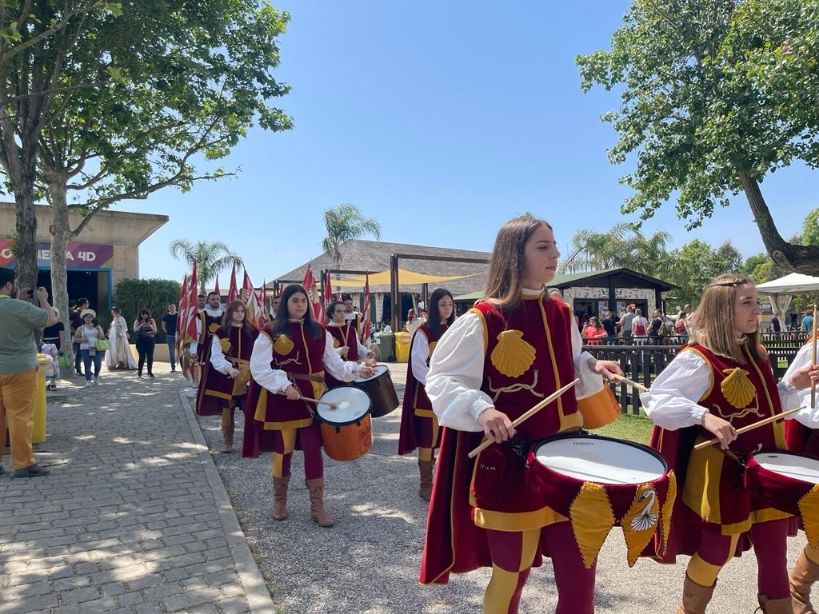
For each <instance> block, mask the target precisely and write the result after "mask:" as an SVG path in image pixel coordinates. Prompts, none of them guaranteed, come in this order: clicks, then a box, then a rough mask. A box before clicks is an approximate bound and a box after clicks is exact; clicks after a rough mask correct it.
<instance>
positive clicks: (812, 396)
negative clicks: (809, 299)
mask: <svg viewBox="0 0 819 614" xmlns="http://www.w3.org/2000/svg"><path fill="white" fill-rule="evenodd" d="M811 339H813V366H814V367H815V366H816V303H814V304H813V336H812V337H811ZM810 408H811V409H816V382H815V381H813V380H811V381H810Z"/></svg>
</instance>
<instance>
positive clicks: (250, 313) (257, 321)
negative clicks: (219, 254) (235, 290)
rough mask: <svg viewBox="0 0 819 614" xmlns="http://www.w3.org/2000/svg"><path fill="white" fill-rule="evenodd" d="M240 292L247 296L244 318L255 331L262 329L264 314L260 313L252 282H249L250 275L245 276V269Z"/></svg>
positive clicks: (260, 309)
mask: <svg viewBox="0 0 819 614" xmlns="http://www.w3.org/2000/svg"><path fill="white" fill-rule="evenodd" d="M242 290H243V291H244V294H245V296H247V302H246V303H245V318H247V320H248V322H250V323H251V324H252V325H253V326H255V327H256V328H257V329H259V330H262V329H263V328H264V314H263V313H262V307H261V305H259V299H258V297H257V296H256V291H255V290H254V289H253V282H252V281H250V275H248V274H247V269H245V278H244V280H243V281H242ZM243 300H244V299H243Z"/></svg>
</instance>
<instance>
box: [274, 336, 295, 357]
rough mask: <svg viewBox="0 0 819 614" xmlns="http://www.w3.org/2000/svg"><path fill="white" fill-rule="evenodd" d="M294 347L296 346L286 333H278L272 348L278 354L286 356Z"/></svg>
mask: <svg viewBox="0 0 819 614" xmlns="http://www.w3.org/2000/svg"><path fill="white" fill-rule="evenodd" d="M294 347H296V346H295V345H293V341H292V340H291V339H290V337H288V336H287V335H279V336H278V338H277V339H276V342H275V343H274V344H273V349H274V350H275V351H276V354H278V355H279V356H287V355H288V354H289V353H290V352H292V351H293V348H294Z"/></svg>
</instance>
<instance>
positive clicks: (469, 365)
mask: <svg viewBox="0 0 819 614" xmlns="http://www.w3.org/2000/svg"><path fill="white" fill-rule="evenodd" d="M559 255H560V254H559V252H558V250H557V243H556V241H555V238H554V235H553V234H552V228H551V226H549V224H547V223H546V222H544V221H543V220H539V219H536V218H534V217H532V216H530V215H525V216H522V217H519V218H515V219H512V220H510V221H509V222H507V223H506V224H505V225H504V226H503V227H502V228H501V229H500V231H499V232H498V236H497V239H496V241H495V247H494V250H493V252H492V258H491V263H490V269H489V281H488V284H487V290H486V297H487V298H486V299H484V300H483V301H480V302H478V303H477V305H476V306H475V308H473V309H471V310H470V311H469V312H468V313H466V314H464V315H463V316H461V317H460V318H458V320H456V321H455V322H454V323H453V324H452V326H451V327H450V328H449V330H447V332H446V333H445V334H444V335H443V336H442V337H441V339H440V341H439V342H438V344H437V346H436V348H435V353H434V354H433V356H432V361H431V364H430V369H429V373H428V374H427V383H426V392H427V395H428V396H429V398H430V400H431V401H432V407H433V410H434V411H435V414H436V416H437V417H438V420H439V422H440V424H441V425H442V426H443V427H444V428H443V429H442V438H441V450H440V453H439V458H438V467H437V470H436V472H435V481H434V484H433V489H432V500H431V502H430V511H429V516H428V520H427V533H426V539H425V544H424V554H423V559H422V562H421V578H420V579H421V582H422V583H424V584H427V583H446V582H447V581H448V577H449V574H450V573H451V572H455V573H458V572H466V571H471V570H473V569H476V568H478V567H488V566H491V567H492V578H491V580H490V582H489V585H488V587H487V589H486V593H485V594H484V612H489V613H496V612H497V613H500V612H505V613H506V612H517V610H518V603H519V601H520V595H521V592H522V590H523V586H524V584H525V583H526V579H527V577H528V576H529V571H530V569H531V567H532V566H537V565H540V564H541V557H542V555H543V554H545V555H547V556H551V557H552V562H553V565H554V570H555V582H556V584H557V588H558V606H557V612H558V613H560V614H564V613H571V614H588V613H590V612H593V610H594V576H595V570H594V565H592V566H591V568H588V569H587V568H586V567H585V566H584V563H583V560H582V558H581V554H580V551H579V549H578V547H577V544H576V542H575V538H574V536H573V533H572V528H571V526H570V523H569V522H568V519H567V518H566V517H565V516H563V515H560V514H557V513H556V512H554V510H552V509H551V508H550V507H548V505H546V504H545V502H544V501H542V500H539V499H536V498H534V497H532V496H531V495H530V491H529V490H528V489H527V488H526V480H527V479H528V478H527V476H528V475H529V473H528V472H527V470H526V469H525V465H524V464H523V463H522V462H521V461H520V459H519V457H518V455H517V453H516V452H515V450H514V448H513V447H512V446H510V445H491V446H489V447H488V448H487V449H486V450H484V451H483V452H481V453H480V454H479V455H478V457H477V458H476V459H475V461H474V462H473V461H471V460H470V459H469V458H468V456H467V455H468V453H469V451H470V450H471V449H472V448H474V447H475V446H476V445H477V444H479V443H480V441H481V437H482V436H483V435H485V436H486V437H487V438H489V439H490V440H492V441H494V442H496V443H501V442H504V441H506V440H507V439H509V438H510V437H512V436H513V435H515V433H516V430H515V428H514V427H513V426H512V420H513V419H516V418H518V417H519V416H521V415H522V414H523V413H524V412H525V411H526V410H527V409H529V408H530V407H532V406H533V405H535V404H536V403H538V402H539V401H541V400H543V399H544V398H545V397H547V396H548V395H549V394H550V393H552V392H555V391H556V390H558V389H560V388H561V387H562V386H564V385H566V384H569V383H571V382H572V381H573V380H574V379H575V378H576V377H578V376H579V377H580V378H581V382H580V383H579V384H578V385H577V386H576V387H575V389H574V390H569V391H568V392H567V393H566V394H564V395H563V396H561V397H559V398H558V399H557V400H555V401H554V402H552V403H550V404H549V405H547V406H546V407H545V408H544V409H543V410H542V411H540V412H539V413H537V414H535V415H533V416H532V417H531V418H529V419H528V420H526V421H525V422H523V423H521V424H520V426H519V428H518V430H517V433H518V435H520V436H521V437H522V438H523V439H528V440H538V439H543V438H545V437H548V436H550V435H554V434H555V433H558V432H566V431H571V430H576V429H579V428H580V427H581V426H582V423H583V419H582V417H581V414H580V413H579V409H578V401H577V398H576V395H577V396H578V397H584V396H590V395H592V394H594V395H595V396H596V394H595V393H598V394H599V393H604V390H603V379H602V377H601V375H604V376H606V377H610V376H611V375H612V374H613V373H619V372H620V369H619V367H618V366H617V364H616V363H614V362H610V361H597V360H595V359H594V357H592V356H591V355H590V354H588V353H586V352H581V346H582V340H581V339H580V333H579V332H578V330H577V327H576V326H575V325H574V320H573V318H572V314H571V312H570V310H569V307H568V305H566V304H565V303H562V302H559V301H555V300H552V299H549V298H548V297H546V296H545V294H544V285H545V284H546V283H547V282H548V281H550V280H551V279H553V278H554V275H555V271H556V269H557V259H558V256H559ZM496 407H497V409H496ZM470 487H472V491H471V492H470Z"/></svg>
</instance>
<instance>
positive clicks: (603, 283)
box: [548, 268, 677, 290]
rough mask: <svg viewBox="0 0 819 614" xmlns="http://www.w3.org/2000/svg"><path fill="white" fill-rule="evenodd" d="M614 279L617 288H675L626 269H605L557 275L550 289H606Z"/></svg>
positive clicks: (550, 284)
mask: <svg viewBox="0 0 819 614" xmlns="http://www.w3.org/2000/svg"><path fill="white" fill-rule="evenodd" d="M611 277H613V278H614V280H613V281H614V285H615V287H617V288H625V287H635V288H655V289H659V290H673V289H674V288H676V287H677V286H675V285H674V284H670V283H668V282H666V281H663V280H662V279H657V278H656V277H651V276H650V275H644V274H643V273H638V272H637V271H632V270H631V269H626V268H617V269H605V270H603V271H591V272H587V273H571V274H569V275H558V276H557V277H555V278H554V279H553V280H552V281H551V282H549V284H548V285H549V287H550V288H560V289H565V288H572V287H574V286H591V287H607V286H608V285H609V278H611Z"/></svg>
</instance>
